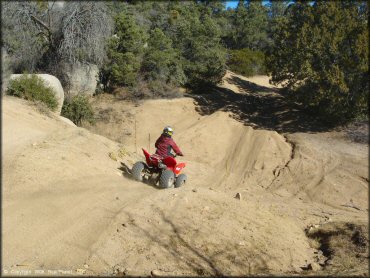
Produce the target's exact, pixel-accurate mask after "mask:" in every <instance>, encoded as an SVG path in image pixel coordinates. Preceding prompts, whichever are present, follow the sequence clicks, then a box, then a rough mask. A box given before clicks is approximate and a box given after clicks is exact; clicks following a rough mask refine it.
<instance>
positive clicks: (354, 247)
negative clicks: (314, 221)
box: [307, 222, 369, 275]
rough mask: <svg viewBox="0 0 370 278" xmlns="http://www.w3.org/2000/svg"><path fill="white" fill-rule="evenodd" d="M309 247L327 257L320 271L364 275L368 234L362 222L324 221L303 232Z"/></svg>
mask: <svg viewBox="0 0 370 278" xmlns="http://www.w3.org/2000/svg"><path fill="white" fill-rule="evenodd" d="M307 235H308V237H309V238H310V239H311V246H312V247H314V248H317V247H319V248H317V249H320V250H321V251H322V252H323V254H324V256H326V257H327V258H328V259H327V260H326V263H325V265H324V270H323V272H324V273H342V274H344V273H348V274H351V275H352V274H356V275H368V273H369V269H368V259H369V255H368V254H369V253H368V252H369V234H368V225H367V224H366V223H357V224H354V223H345V222H333V223H327V224H325V225H322V226H320V227H318V228H315V229H310V230H309V231H307Z"/></svg>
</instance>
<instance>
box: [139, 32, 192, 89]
mask: <svg viewBox="0 0 370 278" xmlns="http://www.w3.org/2000/svg"><path fill="white" fill-rule="evenodd" d="M142 71H143V72H144V74H145V77H146V79H148V80H161V81H162V82H165V83H172V84H174V85H183V84H184V83H185V78H186V77H185V75H184V71H183V69H182V61H181V57H180V55H179V53H178V51H176V50H175V49H173V47H172V40H171V39H170V38H168V37H167V36H166V35H165V34H164V33H163V31H162V30H161V29H159V28H155V29H154V30H152V31H151V32H150V38H149V41H148V48H147V49H146V53H145V56H144V59H143V64H142Z"/></svg>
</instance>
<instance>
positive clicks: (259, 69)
mask: <svg viewBox="0 0 370 278" xmlns="http://www.w3.org/2000/svg"><path fill="white" fill-rule="evenodd" d="M228 65H229V67H230V69H231V70H232V71H233V72H236V73H239V74H242V75H245V76H253V75H258V74H266V73H267V72H266V66H265V55H264V54H263V52H262V51H258V50H256V51H253V50H250V49H248V48H244V49H240V50H230V59H229V61H228Z"/></svg>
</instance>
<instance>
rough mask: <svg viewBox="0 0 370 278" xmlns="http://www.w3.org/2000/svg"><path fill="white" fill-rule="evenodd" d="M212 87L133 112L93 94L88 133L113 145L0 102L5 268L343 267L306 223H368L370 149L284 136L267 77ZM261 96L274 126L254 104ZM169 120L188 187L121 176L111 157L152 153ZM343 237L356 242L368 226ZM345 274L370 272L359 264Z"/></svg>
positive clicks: (248, 270) (326, 135)
mask: <svg viewBox="0 0 370 278" xmlns="http://www.w3.org/2000/svg"><path fill="white" fill-rule="evenodd" d="M236 81H238V82H236ZM251 84H252V85H253V86H252V85H251ZM212 93H213V95H209V96H208V95H207V94H205V95H203V96H202V97H201V98H198V97H191V96H188V97H184V98H180V99H175V100H151V101H145V102H143V103H139V104H138V105H134V104H131V103H127V102H122V101H121V102H117V101H114V99H113V98H111V97H107V96H100V97H98V98H97V101H96V104H95V108H96V110H97V111H98V115H99V119H98V122H97V125H96V126H88V128H89V129H90V130H91V131H93V132H95V133H98V134H101V135H103V136H106V137H108V138H110V139H112V140H115V141H111V140H109V139H106V138H105V137H102V136H99V135H94V134H92V133H90V132H89V131H87V130H85V129H83V128H76V127H72V126H69V125H67V124H65V123H63V122H62V121H60V120H58V119H55V118H52V117H51V118H50V117H47V116H45V115H40V114H39V113H37V112H36V111H35V110H34V109H33V108H32V107H29V106H28V105H27V104H26V103H24V102H22V101H19V100H17V99H14V98H4V103H3V107H4V109H3V116H4V117H3V150H4V156H3V171H4V175H3V193H4V194H3V201H4V202H3V216H4V218H3V231H2V232H3V243H4V245H3V252H4V253H3V271H4V270H7V271H10V270H14V271H15V270H21V269H64V270H72V271H73V273H85V274H92V275H97V274H108V275H109V274H127V275H149V274H150V273H151V272H152V271H153V270H154V274H163V275H221V274H223V275H248V274H294V273H299V274H300V275H302V274H305V273H309V272H310V271H311V270H309V269H312V268H314V270H315V271H318V272H316V273H321V272H322V271H329V273H341V271H342V272H343V271H344V270H343V269H341V268H340V266H339V263H338V262H337V261H335V260H334V262H335V265H336V266H335V267H336V269H337V270H336V271H337V272H335V271H334V270H331V267H332V264H329V263H328V262H329V261H330V260H331V261H333V258H334V256H335V252H331V253H327V252H326V250H327V248H326V247H325V242H326V241H325V240H324V238H323V237H320V235H322V234H325V232H322V233H321V234H320V233H314V232H313V231H312V230H311V232H310V233H308V232H307V231H308V230H307V229H309V228H310V227H311V228H312V229H319V228H320V227H324V226H325V225H331V223H349V222H350V223H357V224H358V225H365V226H364V227H367V224H366V221H367V217H368V209H367V208H368V200H367V191H368V172H367V168H368V159H367V153H368V152H367V145H364V144H356V143H351V142H349V141H346V139H345V138H344V136H342V135H341V134H340V133H338V132H321V133H318V132H316V131H312V130H311V131H310V130H308V129H309V125H305V126H303V125H301V127H300V129H299V130H297V132H293V131H292V128H293V126H294V125H292V124H291V123H290V122H289V117H288V116H287V114H286V113H283V112H284V111H285V110H284V109H288V110H289V109H290V108H289V107H287V106H286V104H285V103H283V104H281V105H280V104H278V103H275V102H276V101H279V100H280V99H281V96H280V95H278V93H277V91H276V89H275V88H274V87H272V86H270V85H268V84H267V83H266V78H265V77H257V78H254V79H245V78H243V77H239V76H236V75H233V74H231V73H228V75H227V76H226V77H225V79H224V84H223V85H222V86H221V87H220V89H219V91H218V92H212ZM271 99H272V100H273V101H272V100H271ZM243 101H245V105H244V106H243ZM269 101H271V103H275V104H274V106H273V109H272V111H273V112H274V113H277V114H276V115H277V116H276V117H275V118H274V117H273V116H272V115H270V114H267V112H268V109H267V108H266V109H264V106H263V105H267V104H268V105H270V104H269V103H270V102H269ZM253 103H254V104H260V106H258V107H262V108H263V109H262V108H261V109H260V110H256V111H254V112H253V111H252V113H249V112H251V111H242V113H238V114H235V113H236V111H239V110H237V109H236V106H235V105H237V107H246V108H247V109H252V108H253V107H254V106H253V105H252V104H253ZM266 103H267V104H266ZM207 105H208V106H207ZM268 105H267V106H268ZM206 108H207V109H206ZM280 110H281V111H280ZM253 113H254V114H253ZM292 113H295V115H296V116H297V117H301V118H300V119H303V118H304V115H302V114H300V112H297V111H293V112H292ZM258 117H259V119H265V120H256V119H257V118H258ZM271 119H275V120H276V119H278V120H277V122H276V123H274V120H271ZM248 123H250V124H248ZM166 125H171V126H173V127H174V129H175V135H174V138H175V140H176V141H177V143H178V144H179V146H180V147H181V149H182V151H183V152H184V154H185V156H184V157H181V160H183V161H185V162H187V166H186V168H185V172H186V173H187V175H188V177H189V182H188V183H187V184H186V185H185V186H184V187H182V188H179V189H168V190H158V189H156V188H154V187H151V186H148V185H147V184H142V183H138V182H134V181H132V180H130V179H129V178H126V177H125V176H123V175H122V172H120V170H119V168H120V166H121V165H120V162H123V163H125V164H127V165H129V166H131V165H132V164H133V163H134V162H135V161H137V160H142V159H143V157H142V155H141V153H140V149H141V148H142V147H144V148H146V149H150V151H153V150H154V146H153V145H154V141H155V139H156V138H157V137H158V136H159V135H160V132H161V130H162V128H163V127H164V126H166ZM274 125H275V126H276V127H277V128H276V130H279V131H280V134H279V133H277V132H276V131H273V128H272V127H273V126H274ZM252 126H253V127H254V128H253V127H252ZM14 127H15V128H14ZM308 132H310V133H312V134H310V133H308ZM109 153H111V154H112V153H114V154H117V155H115V156H116V157H117V158H118V160H119V161H114V160H112V159H111V158H112V157H114V156H112V155H111V156H110V157H109ZM120 155H121V156H120ZM237 193H239V194H240V195H241V199H236V198H234V196H235V195H236V194H237ZM357 224H356V225H357ZM315 225H317V226H315ZM334 226H335V225H334ZM325 227H326V226H325ZM335 227H337V229H339V228H338V227H339V226H335ZM343 227H344V228H343ZM345 227H347V226H340V229H342V230H343V229H345ZM356 227H357V226H356ZM347 228H348V227H347ZM330 229H332V227H331V228H330ZM348 229H350V227H349V228H348ZM352 230H353V231H354V232H353V233H355V232H356V231H357V232H358V233H361V236H363V235H364V236H365V242H366V232H364V231H366V229H357V228H355V229H352ZM342 234H343V235H349V232H348V233H346V232H343V233H342ZM361 236H360V237H359V238H361ZM348 237H349V238H351V237H350V236H345V237H343V238H348ZM326 238H327V237H326ZM345 242H347V243H348V242H349V241H348V240H347V241H345ZM354 242H355V243H353V244H356V242H362V241H361V240H358V241H354ZM351 244H352V243H351ZM347 247H348V246H347ZM347 247H346V248H347ZM325 248H326V249H325ZM335 248H337V247H335ZM335 248H333V250H337V249H335ZM343 248H345V247H343ZM364 248H365V250H368V249H367V248H368V245H366V244H365V247H364ZM354 250H357V249H354ZM359 250H360V249H359ZM361 250H362V249H361ZM362 251H363V250H362ZM362 251H361V252H362ZM320 252H321V253H320ZM325 252H326V253H325ZM356 252H357V253H356ZM356 252H354V253H353V254H359V252H360V251H356ZM337 253H338V252H337ZM361 254H362V253H361ZM323 256H324V257H323ZM329 256H332V257H331V258H329ZM353 256H355V255H353ZM343 258H344V257H343ZM329 259H330V260H329ZM320 264H321V265H320ZM347 266H348V265H347ZM350 268H351V269H352V273H355V274H364V273H368V269H367V263H366V256H365V257H364V256H362V257H361V256H359V257H357V259H355V260H354V261H353V264H351V266H350Z"/></svg>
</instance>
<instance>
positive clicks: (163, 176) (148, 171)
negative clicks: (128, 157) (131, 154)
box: [132, 149, 187, 188]
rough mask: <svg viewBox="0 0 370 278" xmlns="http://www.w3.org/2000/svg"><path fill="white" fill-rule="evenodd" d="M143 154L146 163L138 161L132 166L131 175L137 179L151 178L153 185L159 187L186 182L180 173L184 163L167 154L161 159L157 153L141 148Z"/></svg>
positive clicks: (168, 186)
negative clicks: (150, 152)
mask: <svg viewBox="0 0 370 278" xmlns="http://www.w3.org/2000/svg"><path fill="white" fill-rule="evenodd" d="M142 150H143V153H144V155H145V159H146V163H145V162H142V161H138V162H136V163H135V164H134V166H133V167H132V176H133V177H134V179H135V180H137V181H143V180H144V179H145V180H149V179H151V180H152V181H153V182H154V184H155V185H157V184H158V185H159V187H161V188H171V187H175V188H177V187H180V186H182V185H183V184H184V183H185V182H186V179H187V177H186V175H185V174H181V170H182V169H183V168H184V167H185V165H186V164H185V163H177V162H176V159H175V158H174V157H172V156H168V157H166V158H164V159H162V157H161V156H159V155H157V154H152V155H150V154H149V153H148V152H147V151H146V150H144V149H142Z"/></svg>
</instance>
